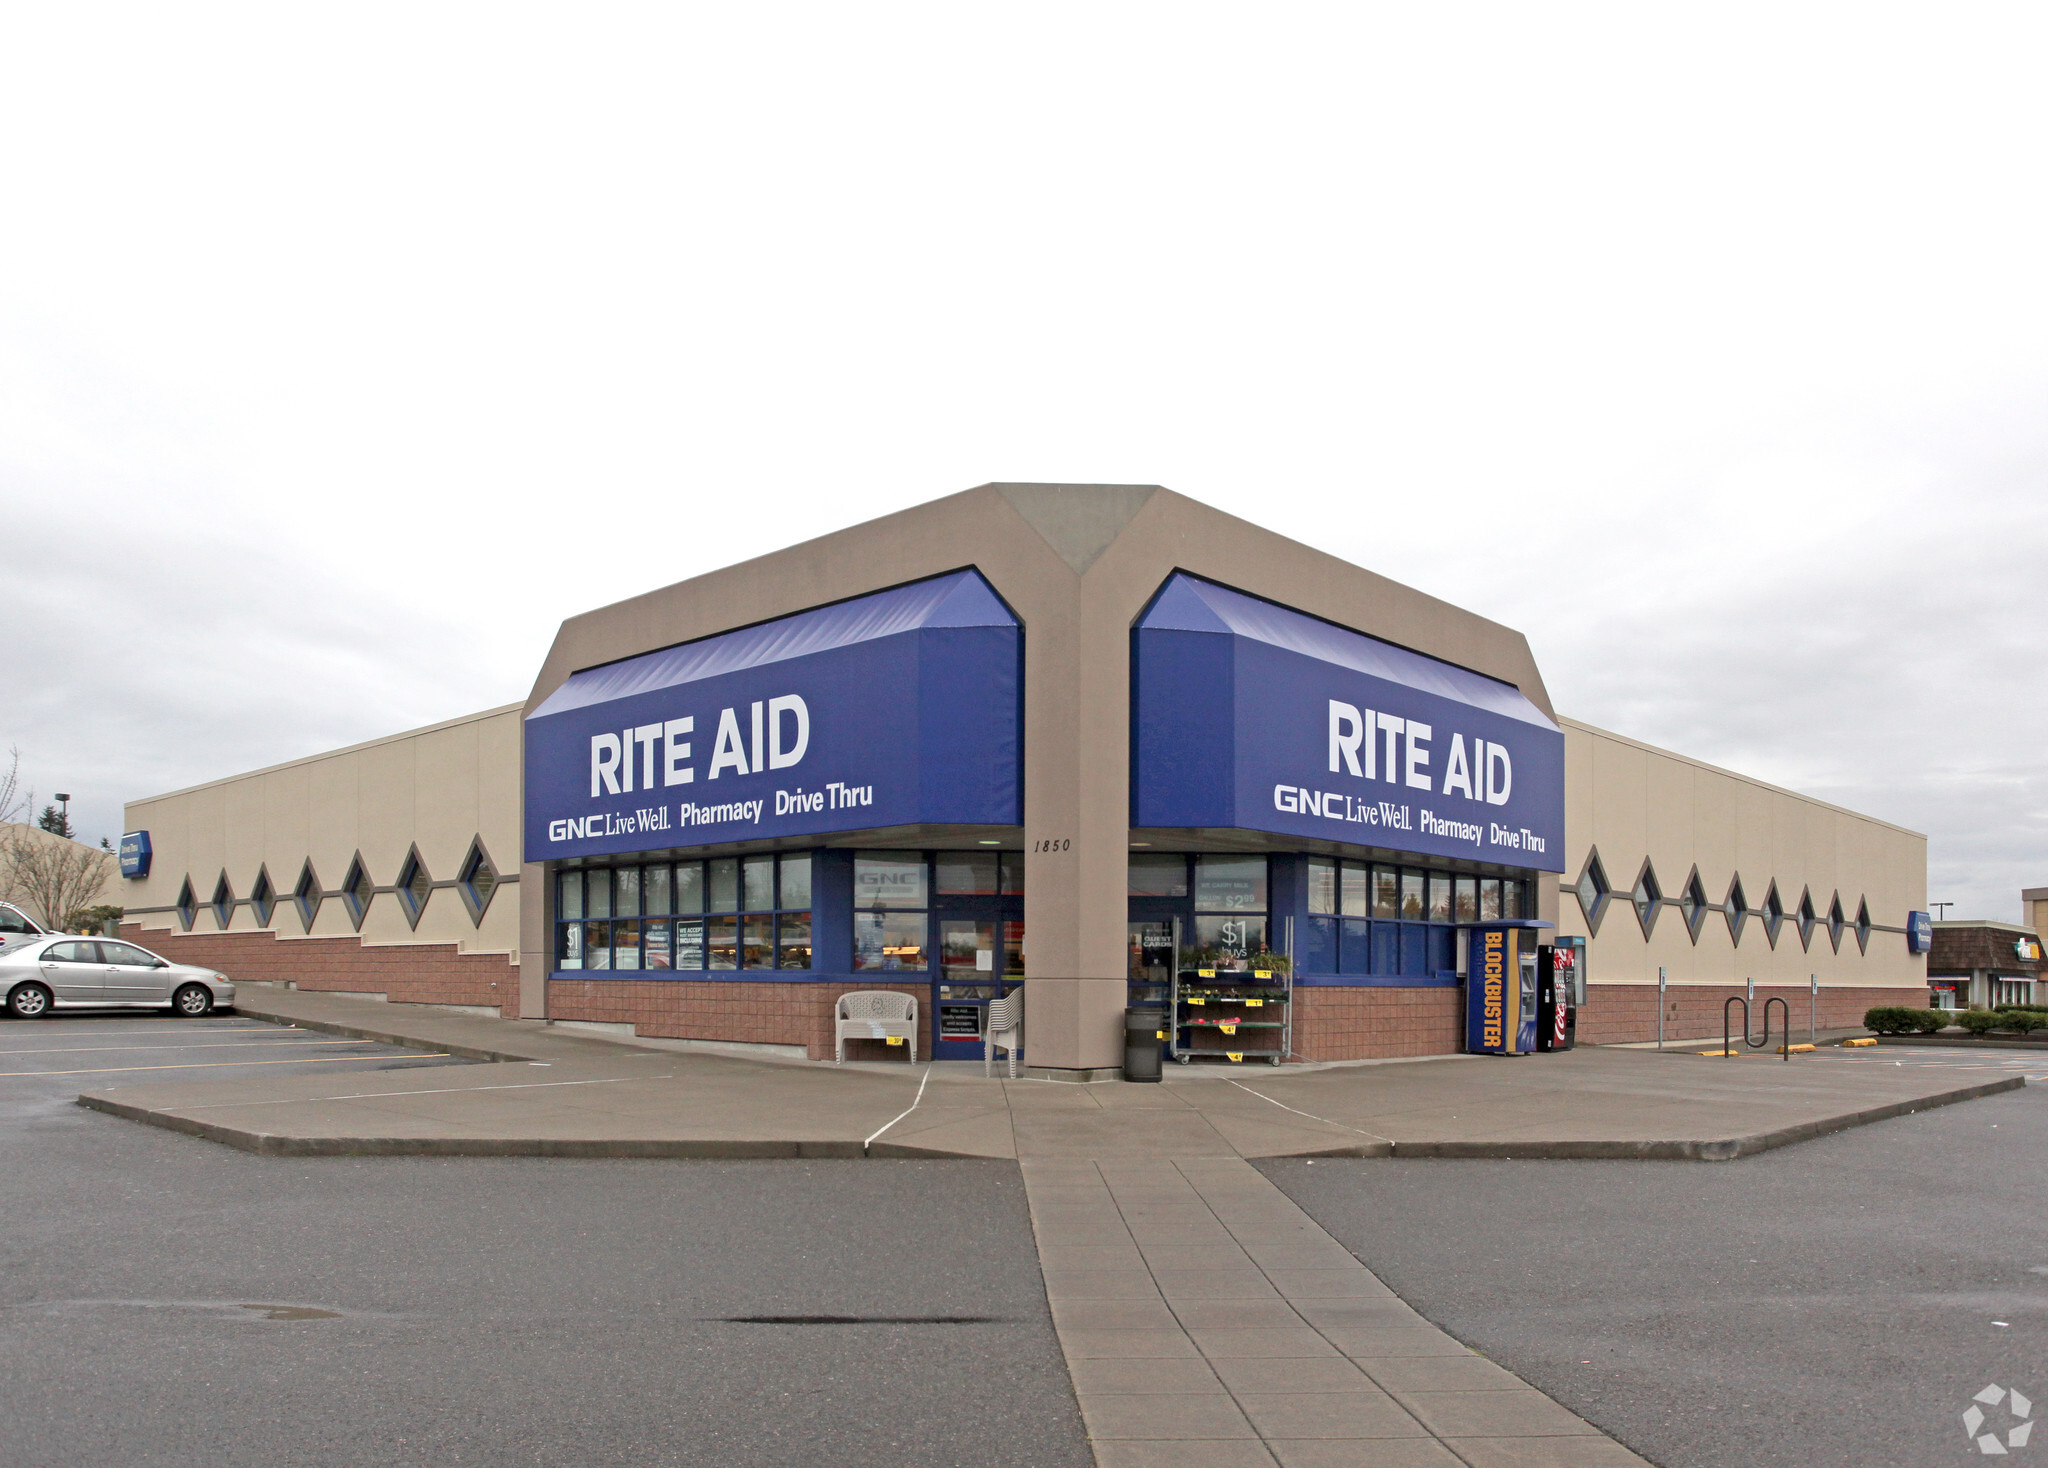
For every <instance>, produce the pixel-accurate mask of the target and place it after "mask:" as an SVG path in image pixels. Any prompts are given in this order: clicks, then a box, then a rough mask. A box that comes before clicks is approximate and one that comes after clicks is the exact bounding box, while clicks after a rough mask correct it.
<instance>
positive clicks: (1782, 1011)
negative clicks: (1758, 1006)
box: [1721, 994, 1792, 1065]
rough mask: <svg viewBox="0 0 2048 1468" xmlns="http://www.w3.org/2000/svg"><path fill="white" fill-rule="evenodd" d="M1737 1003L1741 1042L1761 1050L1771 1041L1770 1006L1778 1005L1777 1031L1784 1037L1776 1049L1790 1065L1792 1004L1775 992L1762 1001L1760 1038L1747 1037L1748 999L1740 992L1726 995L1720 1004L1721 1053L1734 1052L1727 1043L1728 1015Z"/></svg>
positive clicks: (1728, 1030)
mask: <svg viewBox="0 0 2048 1468" xmlns="http://www.w3.org/2000/svg"><path fill="white" fill-rule="evenodd" d="M1738 1004H1740V1005H1741V1006H1742V1043H1743V1044H1745V1045H1747V1046H1748V1047H1749V1048H1750V1049H1752V1050H1761V1049H1763V1048H1764V1047H1765V1046H1766V1045H1768V1044H1770V1043H1771V1006H1772V1005H1773V1004H1775V1005H1777V1006H1778V1013H1779V1030H1778V1033H1779V1034H1781V1035H1783V1036H1784V1039H1783V1040H1782V1041H1781V1042H1780V1043H1779V1046H1778V1050H1779V1053H1781V1054H1782V1055H1783V1056H1784V1057H1785V1063H1786V1064H1787V1065H1790V1064H1791V1063H1792V1006H1791V1005H1789V1004H1787V1003H1786V1002H1785V1001H1784V1000H1783V999H1782V998H1780V997H1779V996H1778V995H1776V994H1773V995H1772V996H1771V997H1770V998H1768V999H1766V1000H1765V1001H1764V1037H1763V1038H1762V1039H1761V1040H1752V1039H1750V1038H1749V1001H1748V1000H1747V999H1745V998H1743V997H1742V996H1741V995H1740V994H1730V995H1729V996H1728V1002H1727V1003H1726V1004H1724V1005H1722V1006H1721V1053H1722V1054H1723V1055H1724V1056H1725V1055H1733V1054H1734V1053H1735V1051H1734V1048H1733V1047H1732V1046H1730V1044H1729V1043H1728V1042H1729V1039H1730V1036H1731V1031H1730V1029H1729V1022H1730V1018H1729V1017H1730V1015H1731V1014H1732V1013H1733V1011H1734V1008H1735V1006H1736V1005H1738Z"/></svg>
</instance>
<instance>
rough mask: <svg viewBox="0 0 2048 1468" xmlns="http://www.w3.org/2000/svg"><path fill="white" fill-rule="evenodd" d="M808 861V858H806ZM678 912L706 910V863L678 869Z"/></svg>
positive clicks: (689, 863) (697, 863)
mask: <svg viewBox="0 0 2048 1468" xmlns="http://www.w3.org/2000/svg"><path fill="white" fill-rule="evenodd" d="M806 859H807V860H808V858H806ZM675 885H676V911H677V912H702V911H703V910H704V863H702V862H701V861H691V862H684V863H683V864H682V865H681V866H679V867H677V868H676V875H675Z"/></svg>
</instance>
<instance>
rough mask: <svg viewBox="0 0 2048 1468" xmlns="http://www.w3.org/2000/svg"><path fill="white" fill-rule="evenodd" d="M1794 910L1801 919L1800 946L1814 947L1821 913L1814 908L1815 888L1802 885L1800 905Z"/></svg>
mask: <svg viewBox="0 0 2048 1468" xmlns="http://www.w3.org/2000/svg"><path fill="white" fill-rule="evenodd" d="M1794 911H1795V913H1796V915H1797V917H1798V920H1799V946H1800V947H1801V948H1811V947H1813V930H1814V927H1815V925H1816V924H1818V923H1819V922H1820V915H1819V914H1818V913H1816V912H1815V911H1814V910H1813V889H1812V888H1811V887H1801V888H1800V889H1799V906H1798V907H1797V908H1796V909H1794Z"/></svg>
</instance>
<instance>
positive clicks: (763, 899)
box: [740, 856, 775, 912]
mask: <svg viewBox="0 0 2048 1468" xmlns="http://www.w3.org/2000/svg"><path fill="white" fill-rule="evenodd" d="M740 871H741V876H742V882H741V886H742V888H743V891H742V895H743V896H744V897H745V898H746V901H745V903H743V904H742V906H743V907H744V909H745V910H746V911H747V912H773V911H775V858H774V857H772V856H750V857H748V858H747V859H746V860H745V861H744V862H742V863H741V864H740Z"/></svg>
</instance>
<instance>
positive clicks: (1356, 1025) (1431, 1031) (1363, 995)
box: [1294, 986, 1465, 1060]
mask: <svg viewBox="0 0 2048 1468" xmlns="http://www.w3.org/2000/svg"><path fill="white" fill-rule="evenodd" d="M1464 995H1465V991H1464V990H1463V989H1382V988H1369V989H1337V988H1323V987H1321V986H1314V987H1308V986H1305V987H1302V988H1299V989H1296V990H1295V991H1294V1053H1295V1056H1296V1057H1297V1058H1298V1059H1301V1060H1390V1059H1394V1058H1396V1057H1400V1056H1408V1055H1454V1054H1456V1053H1457V1052H1458V1051H1460V1050H1463V1049H1464V1048H1465V1043H1464V1016H1465V1004H1464Z"/></svg>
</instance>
